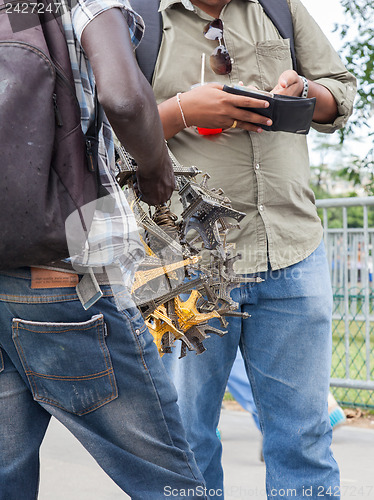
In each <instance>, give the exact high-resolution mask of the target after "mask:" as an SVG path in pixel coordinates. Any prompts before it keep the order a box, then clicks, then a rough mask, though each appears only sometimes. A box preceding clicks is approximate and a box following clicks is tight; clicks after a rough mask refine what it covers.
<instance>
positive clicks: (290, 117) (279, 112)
mask: <svg viewBox="0 0 374 500" xmlns="http://www.w3.org/2000/svg"><path fill="white" fill-rule="evenodd" d="M223 90H224V91H225V92H229V93H230V94H237V95H244V96H247V97H253V98H254V99H261V100H264V101H268V102H269V103H270V105H269V107H268V108H245V107H243V108H242V109H245V110H247V111H253V112H254V113H258V114H259V115H263V116H267V117H268V118H271V120H272V121H273V124H272V125H270V126H268V125H260V126H261V128H263V129H264V130H271V131H273V132H291V133H293V134H304V135H305V134H307V133H308V132H309V129H310V124H311V123H312V118H313V113H314V108H315V105H316V98H315V97H311V98H305V97H295V96H287V95H281V94H271V93H270V92H265V91H260V90H258V91H256V90H252V89H248V88H246V87H242V86H234V87H229V86H228V85H225V86H224V87H223Z"/></svg>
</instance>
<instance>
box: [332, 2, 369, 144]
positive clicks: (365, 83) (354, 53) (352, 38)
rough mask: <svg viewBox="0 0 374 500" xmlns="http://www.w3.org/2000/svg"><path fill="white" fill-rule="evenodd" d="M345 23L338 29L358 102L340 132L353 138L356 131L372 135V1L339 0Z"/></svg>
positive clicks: (342, 50)
mask: <svg viewBox="0 0 374 500" xmlns="http://www.w3.org/2000/svg"><path fill="white" fill-rule="evenodd" d="M340 1H341V5H342V7H343V9H344V12H345V15H346V19H347V23H345V24H343V25H340V26H339V25H337V27H336V29H337V31H338V32H339V34H340V36H341V38H342V40H343V42H344V43H343V47H342V49H341V56H342V57H343V59H344V60H345V65H346V67H347V68H348V70H349V71H351V72H352V73H353V74H354V75H355V76H356V78H357V80H358V98H357V100H356V104H355V112H354V115H353V117H352V119H351V120H350V122H349V124H348V125H347V127H345V129H344V130H343V131H342V132H341V133H342V136H344V135H345V134H348V135H349V134H352V133H355V132H356V131H357V128H360V129H363V128H364V129H365V128H366V132H367V133H368V134H371V135H373V134H374V132H373V131H372V130H370V125H369V123H368V121H369V119H370V118H372V117H373V112H374V30H373V26H374V25H373V20H374V3H373V1H372V0H340ZM342 138H343V137H342Z"/></svg>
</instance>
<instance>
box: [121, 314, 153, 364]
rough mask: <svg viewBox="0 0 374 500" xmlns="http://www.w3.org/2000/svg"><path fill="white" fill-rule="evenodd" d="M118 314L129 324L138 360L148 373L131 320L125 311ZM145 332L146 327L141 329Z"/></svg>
mask: <svg viewBox="0 0 374 500" xmlns="http://www.w3.org/2000/svg"><path fill="white" fill-rule="evenodd" d="M120 313H121V314H122V315H123V316H124V317H125V318H126V320H127V321H128V322H129V324H130V329H131V333H132V336H133V338H134V340H135V343H136V345H137V348H138V352H139V354H140V358H141V360H142V364H143V366H144V368H145V369H146V370H147V372H148V373H149V370H148V366H147V364H146V362H145V359H144V356H143V348H142V346H141V345H140V342H139V339H138V335H137V334H136V332H135V329H134V327H133V324H132V320H131V318H130V317H129V316H128V315H127V314H126V311H125V310H121V311H120ZM145 330H146V326H145V327H143V329H142V332H144V331H145Z"/></svg>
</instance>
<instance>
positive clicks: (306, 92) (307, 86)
mask: <svg viewBox="0 0 374 500" xmlns="http://www.w3.org/2000/svg"><path fill="white" fill-rule="evenodd" d="M299 76H300V75H299ZM300 78H301V79H302V81H303V85H304V88H303V91H302V93H301V96H300V97H308V91H309V82H308V80H307V79H306V78H305V76H300Z"/></svg>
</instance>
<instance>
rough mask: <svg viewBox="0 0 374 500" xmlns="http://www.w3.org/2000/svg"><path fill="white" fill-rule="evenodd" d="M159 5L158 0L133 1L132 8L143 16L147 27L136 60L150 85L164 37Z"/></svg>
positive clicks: (137, 50)
mask: <svg viewBox="0 0 374 500" xmlns="http://www.w3.org/2000/svg"><path fill="white" fill-rule="evenodd" d="M159 5H160V2H159V1H158V0H131V7H132V8H133V9H134V10H135V12H137V13H138V14H140V15H141V16H142V18H143V20H144V24H145V26H146V29H145V31H144V37H143V39H142V42H141V43H140V45H139V47H138V48H137V49H136V59H137V61H138V64H139V67H140V69H141V70H142V73H143V74H144V76H145V77H146V78H147V80H148V81H149V82H150V83H151V81H152V76H153V72H154V69H155V65H156V60H157V56H158V51H159V48H160V44H161V37H162V17H161V13H160V12H159V11H158V8H159Z"/></svg>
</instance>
